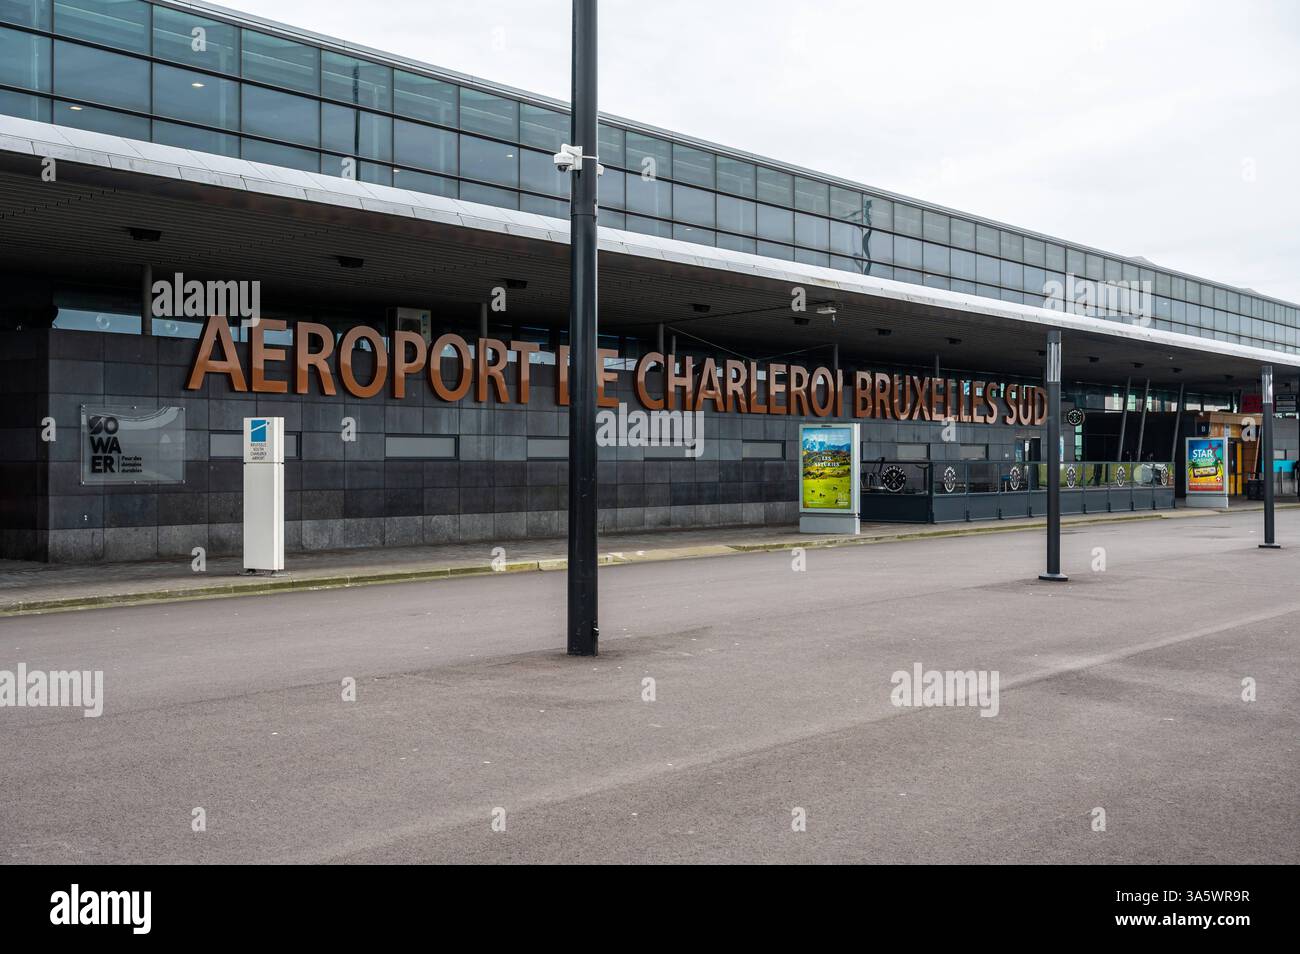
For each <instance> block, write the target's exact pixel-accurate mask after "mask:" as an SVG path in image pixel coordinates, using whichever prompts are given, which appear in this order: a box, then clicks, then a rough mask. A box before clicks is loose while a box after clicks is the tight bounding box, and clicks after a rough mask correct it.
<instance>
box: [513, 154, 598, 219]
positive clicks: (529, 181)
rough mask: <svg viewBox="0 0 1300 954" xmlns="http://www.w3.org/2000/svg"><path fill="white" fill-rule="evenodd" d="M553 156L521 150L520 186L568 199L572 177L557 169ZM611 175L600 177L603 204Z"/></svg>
mask: <svg viewBox="0 0 1300 954" xmlns="http://www.w3.org/2000/svg"><path fill="white" fill-rule="evenodd" d="M552 155H553V153H549V152H534V151H533V150H531V149H521V150H520V151H519V185H520V187H522V188H524V189H527V190H529V191H530V192H544V193H545V194H546V195H553V196H558V197H562V198H568V196H569V180H570V178H571V175H570V174H569V173H567V172H561V171H560V170H559V169H557V168H555V163H554V162H552V161H551V156H552ZM611 175H613V173H612V172H610V171H606V172H605V174H604V175H603V176H601V177H600V191H601V193H602V198H601V201H602V202H603V201H605V200H606V197H605V196H604V195H603V193H604V192H605V187H606V186H607V185H609V182H608V181H607V180H609V178H610V176H611ZM619 204H620V205H621V204H622V203H619ZM566 208H567V206H566Z"/></svg>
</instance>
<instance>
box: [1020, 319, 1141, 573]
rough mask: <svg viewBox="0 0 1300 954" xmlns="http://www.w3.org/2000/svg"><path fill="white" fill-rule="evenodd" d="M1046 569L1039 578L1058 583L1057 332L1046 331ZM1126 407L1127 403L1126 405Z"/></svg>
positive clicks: (1059, 463)
mask: <svg viewBox="0 0 1300 954" xmlns="http://www.w3.org/2000/svg"><path fill="white" fill-rule="evenodd" d="M1045 378H1046V381H1045V383H1046V385H1047V453H1046V454H1045V455H1044V456H1045V458H1046V460H1047V572H1046V573H1040V574H1038V578H1039V579H1040V580H1051V581H1052V582H1056V583H1062V582H1064V581H1065V580H1068V579H1069V577H1068V576H1066V575H1065V574H1064V573H1062V572H1061V332H1060V331H1059V330H1058V329H1053V330H1051V331H1049V332H1048V333H1047V373H1046V375H1045ZM1126 406H1127V405H1126Z"/></svg>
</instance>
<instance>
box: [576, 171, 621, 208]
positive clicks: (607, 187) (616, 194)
mask: <svg viewBox="0 0 1300 954" xmlns="http://www.w3.org/2000/svg"><path fill="white" fill-rule="evenodd" d="M564 188H565V190H566V195H567V190H568V188H569V187H568V186H567V185H566V186H565V187H564ZM626 189H627V173H625V172H620V171H619V170H617V169H611V168H609V167H608V166H606V167H605V174H604V175H603V176H601V177H600V204H601V207H602V208H603V207H608V206H612V207H614V208H616V209H623V208H626V207H627V191H626Z"/></svg>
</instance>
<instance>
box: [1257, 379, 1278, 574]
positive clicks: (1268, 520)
mask: <svg viewBox="0 0 1300 954" xmlns="http://www.w3.org/2000/svg"><path fill="white" fill-rule="evenodd" d="M1259 378H1260V380H1259V383H1260V388H1259V391H1260V397H1261V398H1262V399H1263V405H1264V407H1263V411H1264V415H1263V416H1264V426H1263V427H1262V428H1261V429H1260V447H1259V456H1260V462H1259V471H1260V474H1259V475H1260V477H1262V478H1263V479H1264V542H1263V543H1261V544H1260V545H1259V546H1260V549H1264V550H1277V549H1279V547H1278V544H1277V541H1276V540H1275V539H1274V525H1273V366H1272V365H1271V364H1266V365H1264V367H1263V368H1262V369H1261V370H1260V376H1259Z"/></svg>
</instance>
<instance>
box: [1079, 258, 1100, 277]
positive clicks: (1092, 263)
mask: <svg viewBox="0 0 1300 954" xmlns="http://www.w3.org/2000/svg"><path fill="white" fill-rule="evenodd" d="M1103 271H1104V270H1103V268H1102V258H1101V256H1100V255H1092V254H1089V255H1087V256H1086V257H1085V259H1084V272H1083V273H1084V274H1085V275H1087V276H1088V277H1089V278H1091V279H1092V280H1093V281H1097V280H1099V279H1100V278H1101V277H1102V274H1103Z"/></svg>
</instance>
